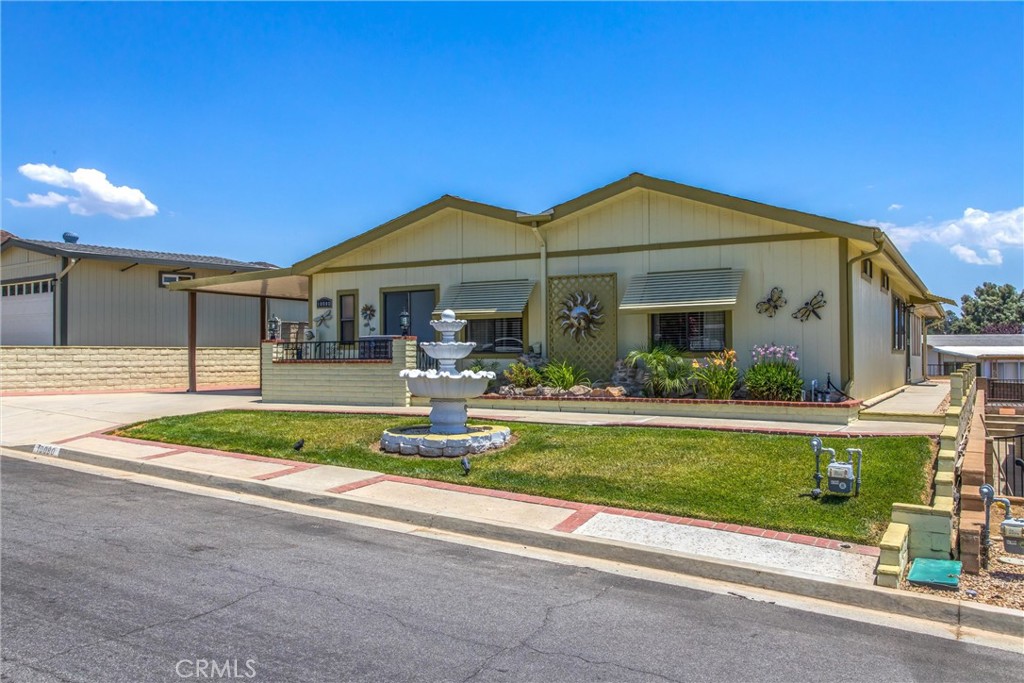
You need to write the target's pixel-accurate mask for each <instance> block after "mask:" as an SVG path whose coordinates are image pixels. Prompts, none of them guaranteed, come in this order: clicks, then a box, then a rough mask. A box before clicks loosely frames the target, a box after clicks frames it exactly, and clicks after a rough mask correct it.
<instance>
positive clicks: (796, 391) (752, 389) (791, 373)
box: [743, 344, 804, 401]
mask: <svg viewBox="0 0 1024 683" xmlns="http://www.w3.org/2000/svg"><path fill="white" fill-rule="evenodd" d="M751 356H753V361H754V364H753V365H752V366H750V369H749V370H747V372H746V373H745V374H744V375H743V384H744V386H746V388H747V394H748V395H749V396H750V398H752V399H755V400H758V401H798V400H800V392H801V391H802V390H803V388H804V381H803V378H801V377H800V368H798V367H797V366H796V362H797V361H798V360H799V358H797V355H796V347H795V346H779V345H776V344H766V345H764V346H755V347H754V350H753V351H752V352H751Z"/></svg>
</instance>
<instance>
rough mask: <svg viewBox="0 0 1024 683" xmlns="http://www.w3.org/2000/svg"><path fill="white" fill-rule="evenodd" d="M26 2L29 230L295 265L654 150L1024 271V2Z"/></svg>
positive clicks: (13, 124)
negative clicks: (392, 226)
mask: <svg viewBox="0 0 1024 683" xmlns="http://www.w3.org/2000/svg"><path fill="white" fill-rule="evenodd" d="M0 19H2V36H0V38H2V46H0V50H2V66H0V69H2V116H3V120H2V123H3V127H2V152H3V157H2V173H3V193H2V196H3V198H4V201H3V209H2V210H3V227H4V229H6V230H9V231H11V232H14V233H15V234H18V235H21V236H24V237H29V238H37V239H60V237H59V236H60V234H61V233H62V232H64V231H65V230H72V231H74V232H77V233H78V234H79V235H80V236H81V238H82V242H84V243H90V244H106V245H112V246H125V247H135V248H141V249H157V250H169V251H185V252H191V253H201V254H216V255H221V256H228V257H233V258H240V259H246V260H267V261H272V262H275V263H278V264H281V265H290V264H291V263H293V262H295V261H298V260H300V259H302V258H305V257H306V256H309V255H310V254H312V253H314V252H316V251H319V250H321V249H323V248H326V247H328V246H331V245H333V244H336V243H337V242H340V241H342V240H344V239H346V238H348V237H351V236H352V235H355V234H358V233H359V232H362V231H364V230H367V229H369V228H372V227H374V226H375V225H377V224H379V223H381V222H384V221H386V220H388V219H390V218H392V217H394V216H396V215H399V214H401V213H404V212H406V211H408V210H410V209H413V208H415V207H417V206H419V205H421V204H423V203H426V202H428V201H430V200H432V199H435V198H436V197H438V196H439V195H441V194H445V193H450V194H456V195H459V196H463V197H467V198H469V199H474V200H477V201H482V202H488V203H493V204H497V205H499V206H505V207H509V208H514V209H519V210H522V211H540V210H543V209H546V208H548V207H550V206H552V205H554V204H557V203H560V202H562V201H565V200H567V199H570V198H572V197H574V196H576V195H578V194H581V193H583V192H586V191H588V190H590V189H593V188H595V187H598V186H600V185H604V184H606V183H608V182H611V181H613V180H616V179H618V178H620V177H622V176H624V175H626V174H628V173H630V172H632V171H641V172H644V173H648V174H650V175H655V176H659V177H664V178H668V179H671V180H676V181H679V182H684V183H688V184H692V185H697V186H700V187H706V188H708V189H712V190H716V191H719V192H725V193H728V194H733V195H737V196H740V197H744V198H747V199H753V200H757V201H762V202H766V203H769V204H774V205H778V206H784V207H787V208H793V209H798V210H802V211H807V212H810V213H815V214H821V215H825V216H830V217H833V218H838V219H841V220H847V221H851V222H872V223H873V224H880V225H884V226H885V227H886V228H887V229H888V230H890V231H892V233H893V234H894V236H896V238H897V240H898V242H899V243H901V244H902V245H903V251H904V254H905V255H906V256H907V258H908V259H909V260H910V262H911V264H912V265H913V266H914V267H915V269H916V270H917V271H918V273H920V274H921V275H922V277H923V278H924V280H925V282H926V283H928V284H929V286H930V287H931V288H932V289H933V291H935V292H937V293H939V294H943V295H946V296H950V297H954V298H958V297H959V295H960V294H962V293H964V292H967V291H971V290H972V289H973V288H974V287H975V286H977V285H978V284H980V283H981V282H983V281H986V280H988V281H995V282H1012V283H1013V284H1015V285H1016V286H1017V287H1018V288H1022V287H1024V233H1022V228H1021V225H1022V217H1024V209H1022V208H1021V207H1024V125H1022V121H1024V89H1022V87H1021V84H1022V83H1024V11H1022V5H1021V4H1020V3H1005V4H977V3H971V4H947V3H940V4H902V3H897V4H882V3H870V4H846V3H835V4H833V3H821V4H797V3H792V4H695V3H687V4H664V3H661V4H541V3H530V4H396V5H392V4H313V3H285V4H276V3H257V4H235V3H229V4H213V3H163V4H148V3H147V4H129V3H110V4H100V3H82V4H70V3H55V4H46V3H9V2H5V3H3V4H2V6H0ZM19 169H20V170H19ZM78 169H94V170H95V171H98V172H99V173H102V174H105V175H106V178H105V179H104V177H103V176H102V175H99V173H91V172H89V171H84V172H80V171H78ZM115 187H119V188H122V189H120V190H116V189H114V188H115ZM51 193H52V194H51ZM968 210H973V211H972V212H968ZM965 212H968V213H967V214H966V215H965ZM112 214H113V215H112ZM115 216H120V217H115Z"/></svg>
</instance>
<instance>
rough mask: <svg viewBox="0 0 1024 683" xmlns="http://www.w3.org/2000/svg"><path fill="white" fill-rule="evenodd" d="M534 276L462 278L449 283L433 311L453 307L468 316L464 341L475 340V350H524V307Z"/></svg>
mask: <svg viewBox="0 0 1024 683" xmlns="http://www.w3.org/2000/svg"><path fill="white" fill-rule="evenodd" d="M536 284H537V283H536V282H534V281H533V280H495V281H491V282H463V283H461V284H457V285H452V286H451V287H449V288H448V289H447V290H446V291H445V293H444V295H443V296H442V297H441V301H440V302H439V303H438V304H437V307H436V308H435V309H434V315H440V313H441V311H443V310H445V309H448V308H450V309H451V310H453V311H455V315H457V316H459V317H465V318H469V324H468V325H466V327H465V328H464V332H463V335H464V338H465V341H471V342H476V348H475V349H473V351H474V353H478V354H485V355H490V354H497V355H500V354H520V353H522V352H523V351H524V350H525V346H526V342H525V334H524V330H523V311H524V310H526V302H527V301H529V299H530V295H531V294H532V293H533V288H534V287H535V286H536Z"/></svg>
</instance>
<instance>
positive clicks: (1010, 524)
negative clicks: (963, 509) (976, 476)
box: [978, 484, 1024, 555]
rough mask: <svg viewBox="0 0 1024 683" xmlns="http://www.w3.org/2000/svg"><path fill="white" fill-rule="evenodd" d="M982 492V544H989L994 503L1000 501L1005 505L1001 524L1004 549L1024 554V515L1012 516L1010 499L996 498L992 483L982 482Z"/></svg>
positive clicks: (1012, 552)
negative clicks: (983, 523) (983, 511)
mask: <svg viewBox="0 0 1024 683" xmlns="http://www.w3.org/2000/svg"><path fill="white" fill-rule="evenodd" d="M978 493H980V494H981V501H982V502H983V503H984V504H985V526H984V527H983V534H982V545H983V546H986V547H987V546H989V545H990V544H991V541H990V540H989V531H990V529H991V523H990V521H989V519H990V512H991V509H992V503H999V504H1000V505H1002V506H1003V508H1004V510H1005V512H1004V513H1003V514H1004V515H1005V517H1004V519H1003V521H1002V522H1000V524H999V534H1000V535H1001V536H1002V537H1003V550H1005V551H1006V552H1008V553H1011V554H1013V555H1024V517H1022V518H1016V519H1015V518H1014V517H1012V516H1011V514H1012V511H1011V510H1010V499H1009V498H996V490H995V489H994V488H992V485H991V484H982V486H981V488H980V489H978Z"/></svg>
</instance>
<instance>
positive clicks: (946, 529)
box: [875, 365, 984, 588]
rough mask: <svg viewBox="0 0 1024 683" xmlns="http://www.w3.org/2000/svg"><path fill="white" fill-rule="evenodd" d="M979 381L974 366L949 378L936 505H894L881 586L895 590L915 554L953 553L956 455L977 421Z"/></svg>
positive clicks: (880, 574) (942, 555) (938, 555)
mask: <svg viewBox="0 0 1024 683" xmlns="http://www.w3.org/2000/svg"><path fill="white" fill-rule="evenodd" d="M976 379H977V378H976V375H975V366H974V365H970V366H966V367H964V368H962V369H961V370H959V371H957V372H954V373H953V374H952V375H951V376H950V394H949V408H947V409H946V417H945V426H944V427H943V428H942V433H941V434H940V435H939V454H938V458H937V461H936V464H935V479H934V490H933V495H932V504H931V505H909V504H906V503H893V506H892V522H891V523H890V524H889V527H888V528H887V530H886V533H885V536H884V537H883V543H885V544H886V546H887V547H884V548H883V553H882V556H881V557H880V558H879V563H878V569H877V570H876V577H875V578H876V583H877V584H878V585H879V586H887V587H889V588H896V587H897V586H898V585H899V581H900V577H902V576H903V573H904V571H906V568H907V563H908V562H909V561H911V560H913V559H915V558H918V557H925V558H932V559H940V560H948V559H950V557H951V556H952V554H953V550H954V542H953V527H954V525H953V508H954V502H953V486H954V481H955V472H954V470H955V468H956V461H957V456H958V453H959V452H960V451H961V450H963V449H964V448H965V442H966V440H967V437H968V434H969V433H970V430H971V428H972V425H973V424H974V423H973V421H972V420H973V418H974V415H975V411H974V405H975V399H976V396H977V393H978V392H977V382H976ZM982 438H984V437H982ZM904 527H905V528H904ZM886 539H887V540H886ZM886 551H887V552H886Z"/></svg>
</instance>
